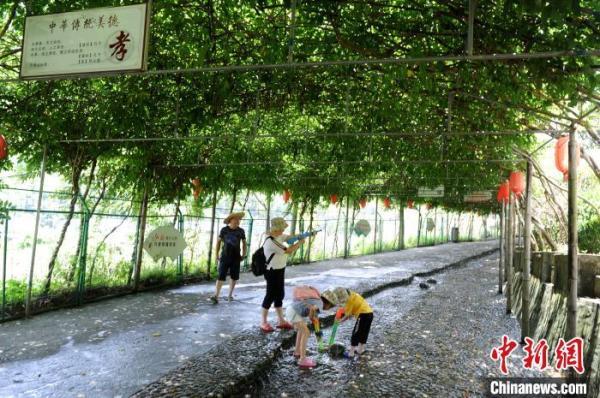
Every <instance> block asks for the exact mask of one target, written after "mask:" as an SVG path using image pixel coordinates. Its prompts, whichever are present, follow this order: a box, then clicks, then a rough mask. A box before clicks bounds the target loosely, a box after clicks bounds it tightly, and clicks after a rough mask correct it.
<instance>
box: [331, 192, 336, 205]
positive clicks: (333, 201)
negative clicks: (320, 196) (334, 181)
mask: <svg viewBox="0 0 600 398" xmlns="http://www.w3.org/2000/svg"><path fill="white" fill-rule="evenodd" d="M329 200H330V201H331V204H332V205H335V204H336V203H337V201H338V197H337V195H336V194H331V195H329Z"/></svg>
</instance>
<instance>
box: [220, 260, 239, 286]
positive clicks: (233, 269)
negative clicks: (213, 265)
mask: <svg viewBox="0 0 600 398" xmlns="http://www.w3.org/2000/svg"><path fill="white" fill-rule="evenodd" d="M240 263H241V261H240V260H232V259H229V258H225V259H224V258H222V259H221V261H219V280H220V281H224V280H225V279H226V278H227V273H229V276H230V277H231V279H233V280H234V281H237V280H238V279H240Z"/></svg>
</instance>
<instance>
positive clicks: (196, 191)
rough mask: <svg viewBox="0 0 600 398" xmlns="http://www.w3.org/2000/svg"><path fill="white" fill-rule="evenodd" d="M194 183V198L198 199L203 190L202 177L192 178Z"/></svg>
mask: <svg viewBox="0 0 600 398" xmlns="http://www.w3.org/2000/svg"><path fill="white" fill-rule="evenodd" d="M192 185H193V186H194V191H193V194H194V200H198V197H200V193H201V192H202V183H201V182H200V179H198V178H194V179H193V180H192Z"/></svg>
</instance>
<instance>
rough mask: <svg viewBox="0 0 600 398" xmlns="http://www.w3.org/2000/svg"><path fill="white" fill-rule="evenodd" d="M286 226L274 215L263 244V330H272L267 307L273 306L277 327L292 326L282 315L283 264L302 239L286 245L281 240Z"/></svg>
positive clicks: (286, 327) (283, 290)
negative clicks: (264, 265)
mask: <svg viewBox="0 0 600 398" xmlns="http://www.w3.org/2000/svg"><path fill="white" fill-rule="evenodd" d="M287 227H288V224H287V223H286V222H285V220H284V219H283V218H281V217H276V218H274V219H272V220H271V229H270V231H269V232H268V236H267V239H266V240H265V243H264V245H263V250H264V252H265V258H266V259H267V270H266V271H265V279H266V280H267V293H266V294H265V298H264V300H263V303H262V323H261V325H260V328H261V329H262V330H263V331H264V332H272V331H274V330H275V329H273V326H271V325H270V324H269V322H268V321H267V316H268V314H269V308H271V305H274V306H275V311H276V312H277V318H278V319H279V323H278V325H277V328H278V329H292V328H293V326H292V325H291V324H290V323H289V322H288V321H286V320H285V318H284V317H283V308H282V306H283V297H284V296H285V284H284V277H285V265H286V263H287V256H288V254H292V253H293V252H295V251H296V250H298V248H299V247H300V245H302V244H303V243H304V240H299V241H298V242H296V243H295V244H293V245H292V246H290V247H287V246H286V245H285V244H284V243H283V242H284V239H287V238H288V237H287V236H284V235H283V231H285V229H286V228H287Z"/></svg>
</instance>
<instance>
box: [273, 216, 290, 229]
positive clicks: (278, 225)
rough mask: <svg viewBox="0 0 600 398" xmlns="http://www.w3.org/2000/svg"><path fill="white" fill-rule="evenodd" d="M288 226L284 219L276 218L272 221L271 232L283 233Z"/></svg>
mask: <svg viewBox="0 0 600 398" xmlns="http://www.w3.org/2000/svg"><path fill="white" fill-rule="evenodd" d="M288 226H289V225H288V223H287V222H285V220H284V219H283V217H275V218H273V219H272V220H271V229H270V230H269V231H283V230H285V229H286V228H287V227H288Z"/></svg>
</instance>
